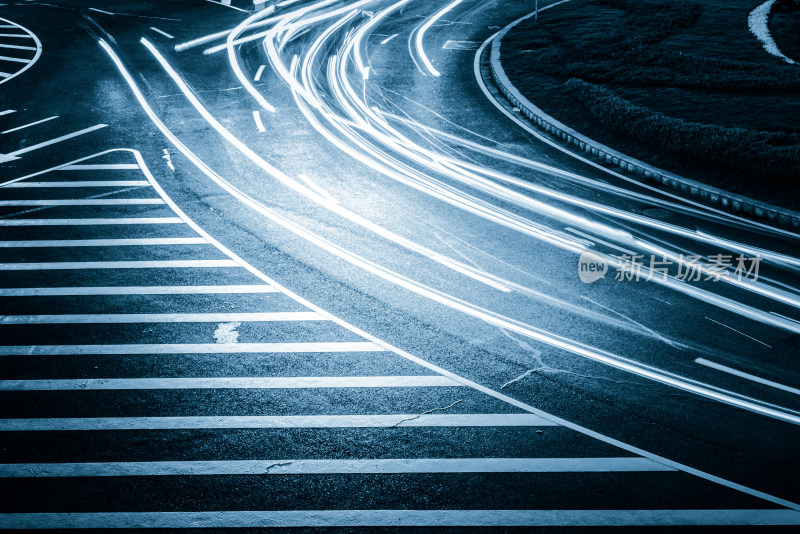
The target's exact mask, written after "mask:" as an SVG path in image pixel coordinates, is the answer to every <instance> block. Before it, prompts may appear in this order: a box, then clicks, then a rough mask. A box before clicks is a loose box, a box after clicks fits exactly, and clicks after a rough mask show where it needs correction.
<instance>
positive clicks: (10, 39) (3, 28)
mask: <svg viewBox="0 0 800 534" xmlns="http://www.w3.org/2000/svg"><path fill="white" fill-rule="evenodd" d="M41 55H42V43H41V41H40V40H39V38H38V37H37V36H36V35H35V34H34V33H33V32H31V31H30V30H28V29H27V28H25V27H23V26H20V25H19V24H17V23H15V22H12V21H10V20H8V19H4V18H2V17H0V84H2V83H4V82H7V81H9V80H10V79H12V78H14V77H15V76H17V75H19V74H22V73H23V72H25V71H26V70H27V69H29V68H30V67H32V66H33V64H34V63H36V61H37V60H38V59H39V56H41Z"/></svg>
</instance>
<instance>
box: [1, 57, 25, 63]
mask: <svg viewBox="0 0 800 534" xmlns="http://www.w3.org/2000/svg"><path fill="white" fill-rule="evenodd" d="M0 61H9V62H11V63H30V61H31V60H30V59H23V58H20V57H9V56H0Z"/></svg>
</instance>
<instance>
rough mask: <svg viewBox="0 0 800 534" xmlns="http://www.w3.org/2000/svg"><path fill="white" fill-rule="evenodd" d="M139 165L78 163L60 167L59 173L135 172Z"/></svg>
mask: <svg viewBox="0 0 800 534" xmlns="http://www.w3.org/2000/svg"><path fill="white" fill-rule="evenodd" d="M138 168H139V165H138V164H136V163H104V164H97V163H92V164H81V163H76V164H73V165H65V166H63V167H59V168H58V169H57V170H59V171H121V170H134V169H138Z"/></svg>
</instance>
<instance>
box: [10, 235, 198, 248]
mask: <svg viewBox="0 0 800 534" xmlns="http://www.w3.org/2000/svg"><path fill="white" fill-rule="evenodd" d="M208 244H209V243H208V241H206V240H205V239H203V238H202V237H154V238H140V239H133V238H131V239H34V240H31V241H0V248H30V247H58V248H64V247H129V246H158V245H208Z"/></svg>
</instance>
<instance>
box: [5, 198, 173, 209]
mask: <svg viewBox="0 0 800 534" xmlns="http://www.w3.org/2000/svg"><path fill="white" fill-rule="evenodd" d="M154 204H157V205H163V204H164V201H163V200H161V199H160V198H86V199H52V200H0V207H1V206H126V205H154Z"/></svg>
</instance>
